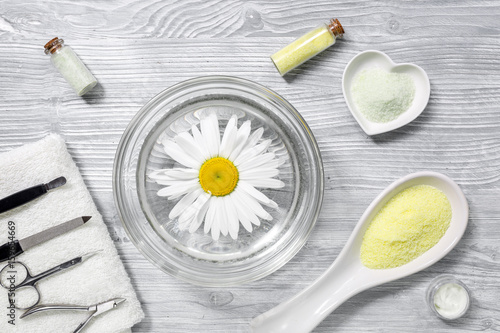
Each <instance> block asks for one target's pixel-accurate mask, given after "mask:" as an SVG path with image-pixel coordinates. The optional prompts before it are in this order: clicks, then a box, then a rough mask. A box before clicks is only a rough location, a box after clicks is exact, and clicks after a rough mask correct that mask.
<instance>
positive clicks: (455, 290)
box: [427, 275, 470, 320]
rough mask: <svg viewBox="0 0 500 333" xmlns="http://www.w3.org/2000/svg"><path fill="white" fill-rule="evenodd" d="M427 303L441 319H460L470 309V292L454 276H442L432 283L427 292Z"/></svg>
mask: <svg viewBox="0 0 500 333" xmlns="http://www.w3.org/2000/svg"><path fill="white" fill-rule="evenodd" d="M427 302H428V304H429V307H430V308H431V310H432V311H433V312H434V313H435V314H437V316H438V317H439V318H441V319H445V320H453V319H458V318H460V317H462V316H463V315H464V314H465V313H466V312H467V310H468V309H469V304H470V297H469V290H468V289H467V287H466V286H465V285H464V284H463V283H462V282H461V281H460V280H457V279H455V278H454V277H453V276H451V275H442V276H439V277H437V278H436V279H434V280H433V281H432V282H431V285H430V286H429V289H428V290H427Z"/></svg>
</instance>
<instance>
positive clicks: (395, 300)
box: [0, 0, 500, 332]
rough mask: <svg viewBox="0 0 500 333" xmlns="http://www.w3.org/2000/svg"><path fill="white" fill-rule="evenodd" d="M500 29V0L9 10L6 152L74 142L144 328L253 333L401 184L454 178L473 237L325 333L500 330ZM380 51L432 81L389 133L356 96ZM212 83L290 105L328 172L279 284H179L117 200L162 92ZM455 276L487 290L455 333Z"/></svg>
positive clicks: (3, 35)
mask: <svg viewBox="0 0 500 333" xmlns="http://www.w3.org/2000/svg"><path fill="white" fill-rule="evenodd" d="M332 17H337V18H339V20H340V21H341V23H342V24H343V26H344V28H345V30H346V34H345V38H344V39H343V40H342V41H340V42H338V44H336V45H335V46H333V47H332V48H330V49H328V50H327V51H325V52H324V53H322V54H321V55H320V56H318V57H316V58H314V59H313V60H311V61H309V62H307V63H306V64H305V65H304V66H302V67H301V68H300V69H298V70H295V71H293V72H292V73H291V74H290V75H288V76H287V77H286V78H285V79H283V78H281V77H280V76H279V75H278V73H277V71H276V70H275V68H274V67H273V65H272V63H271V61H270V59H269V55H271V54H272V53H274V52H275V51H276V50H278V49H279V48H280V47H282V46H284V45H286V44H287V43H289V42H291V41H292V40H293V39H294V38H296V37H298V36H300V35H301V34H302V33H304V32H306V31H308V30H309V29H311V28H313V27H315V26H317V25H319V24H320V23H322V22H326V21H327V20H328V19H329V18H332ZM499 35H500V2H499V1H432V0H429V1H418V2H416V1H390V0H385V1H368V0H361V1H350V0H346V1H337V0H332V1H307V0H287V1H282V0H279V1H265V0H254V1H248V2H246V1H242V0H240V1H221V0H205V1H200V0H191V1H160V0H140V1H138V0H116V1H99V0H86V1H76V0H67V1H56V0H47V1H19V0H0V75H1V80H0V152H3V151H8V150H10V149H12V148H15V147H18V146H20V145H22V144H25V143H28V142H32V141H36V140H38V139H41V138H42V137H44V136H45V135H47V134H48V133H50V132H56V133H59V134H60V135H62V136H63V137H64V139H65V140H66V142H67V145H68V148H69V151H70V153H71V155H72V156H73V158H74V160H75V161H76V162H77V165H78V166H79V168H80V170H81V173H82V175H83V177H84V180H85V181H86V184H87V186H88V188H89V190H90V192H91V194H92V195H93V197H94V199H95V202H96V204H97V206H98V208H99V210H100V212H101V213H102V215H103V216H104V218H105V221H106V223H107V225H108V229H109V232H110V233H111V235H112V237H113V239H114V241H115V244H116V246H117V248H118V250H119V252H120V255H121V258H122V259H123V261H124V263H125V266H126V268H127V270H128V272H129V274H130V277H131V279H132V282H133V284H134V286H135V288H136V290H137V293H138V296H139V298H140V300H141V302H142V303H143V306H144V310H145V313H146V318H145V319H144V321H143V322H141V323H140V324H138V325H136V326H135V327H134V329H133V331H134V332H245V331H246V329H247V325H248V322H249V321H250V319H251V318H253V317H255V316H256V315H258V314H260V313H262V312H264V311H266V310H268V309H270V308H272V307H274V306H276V305H277V304H278V303H280V302H282V301H284V300H286V299H288V298H290V297H291V296H292V295H294V294H296V293H297V292H299V291H300V290H302V289H303V288H304V287H306V286H307V285H308V284H310V283H311V282H312V281H313V280H315V279H316V278H317V277H318V276H319V275H320V274H321V273H322V272H323V271H324V270H325V269H326V268H327V267H328V266H329V265H330V264H331V263H332V262H333V260H334V259H335V257H336V256H337V255H338V254H339V252H340V250H341V249H342V247H343V245H344V243H345V242H346V240H347V238H348V237H349V235H350V233H351V231H352V229H353V227H354V225H355V224H356V222H357V220H358V219H359V217H360V216H361V215H362V213H363V211H364V210H365V208H366V207H367V206H368V204H369V203H370V202H371V201H372V200H373V198H375V196H377V194H378V193H379V192H381V191H382V190H383V189H384V188H385V187H386V186H387V185H388V184H389V183H391V182H392V181H394V180H396V179H397V178H399V177H401V176H404V175H406V174H409V173H412V172H415V171H420V170H433V171H438V172H442V173H444V174H446V175H448V176H450V177H451V178H452V179H454V180H455V181H456V182H457V183H458V184H459V185H460V186H461V187H462V189H463V191H464V192H465V194H466V196H467V198H468V200H469V203H470V220H469V226H468V229H467V231H466V233H465V236H464V238H463V239H462V241H461V242H460V243H459V244H458V246H457V247H456V248H455V249H454V250H453V251H452V252H451V253H450V254H449V255H448V256H447V257H445V258H444V259H443V260H441V261H440V262H439V263H437V264H436V265H434V266H431V267H430V268H428V269H426V270H425V271H422V272H420V273H417V274H415V275H413V276H410V277H407V278H405V279H402V280H399V281H396V282H393V283H389V284H386V285H383V286H380V287H377V288H374V289H371V290H368V291H366V292H363V293H361V294H359V295H357V296H355V297H353V298H352V299H351V300H349V301H348V302H347V303H345V304H343V305H342V306H341V307H340V308H339V309H337V310H336V311H335V312H334V313H333V314H331V315H330V316H329V317H328V318H327V319H326V320H325V321H324V322H323V323H321V325H320V326H318V327H317V328H316V330H315V332H332V331H336V332H360V331H366V330H371V331H379V332H382V331H383V332H414V331H428V332H456V331H479V330H491V331H498V330H500V303H499V301H498V300H499V299H500V288H499V282H500V280H499V278H500V226H499V225H500V204H499V202H500V200H499V199H500V194H499V190H500V61H499V59H500V56H499V54H500V37H499ZM55 36H59V37H61V38H64V39H65V40H66V43H67V44H68V45H70V46H72V47H73V49H74V50H75V51H76V52H77V53H78V54H79V55H80V57H81V58H82V59H83V60H84V62H85V63H86V64H87V65H88V67H89V68H90V70H91V71H92V72H93V73H94V75H95V76H96V77H97V78H98V80H99V82H100V85H99V86H98V87H97V88H96V89H95V90H94V91H93V92H91V93H90V94H88V96H86V97H84V98H79V97H78V96H76V94H75V93H74V92H73V91H72V90H71V88H70V87H69V85H68V84H67V83H66V82H65V81H64V79H63V78H62V77H61V76H60V75H59V74H58V73H57V72H56V70H55V69H54V68H52V66H51V64H50V61H49V57H48V56H46V55H44V54H43V45H44V44H45V43H46V42H47V41H48V40H50V39H51V38H52V37H55ZM367 49H376V50H381V51H383V52H386V53H387V54H388V55H389V56H390V57H392V59H393V60H394V61H396V62H412V63H415V64H418V65H419V66H421V67H423V68H424V69H425V70H426V71H427V73H428V75H429V78H430V82H431V98H430V101H429V105H428V106H427V108H426V110H425V111H424V112H423V114H422V115H421V116H420V117H418V118H417V119H416V120H415V121H414V122H412V123H411V124H409V125H407V126H405V127H403V128H401V129H398V130H395V131H393V132H391V133H388V134H383V135H378V136H374V137H369V136H367V135H366V134H364V132H363V131H362V130H361V128H360V127H359V126H358V125H357V123H356V122H355V120H354V118H353V117H352V116H351V115H350V113H349V111H348V109H347V106H346V104H345V102H344V99H343V96H342V89H341V77H342V73H343V70H344V67H345V65H346V64H347V62H348V61H349V60H350V59H351V58H352V57H353V56H354V55H355V54H357V53H358V52H360V51H363V50H367ZM210 74H222V75H233V76H238V77H242V78H246V79H250V80H253V81H256V82H258V83H261V84H263V85H265V86H268V87H269V88H271V89H273V90H275V91H276V92H278V93H279V94H281V95H282V96H283V97H285V98H286V99H288V101H290V102H291V103H292V104H293V105H294V106H295V107H296V108H297V110H298V111H299V112H300V113H301V114H302V115H303V117H304V118H305V119H306V121H307V122H308V123H309V125H310V127H311V129H312V131H313V132H314V135H315V137H316V139H317V141H318V143H319V146H320V149H321V153H322V156H323V160H324V167H325V184H326V189H325V201H324V205H323V208H322V211H321V215H320V218H319V220H318V222H317V225H316V227H315V230H314V232H313V233H312V235H311V237H310V239H309V241H308V242H307V244H306V246H305V247H304V248H303V249H302V250H301V251H300V252H299V253H298V254H297V255H296V256H295V257H294V258H293V259H292V260H291V261H290V262H289V263H288V264H287V265H285V266H284V267H283V268H282V269H280V270H278V271H277V272H275V273H274V274H272V275H270V276H268V277H267V278H264V279H262V280H260V281H257V282H254V283H251V284H248V285H243V286H240V287H232V288H228V289H224V288H215V289H211V288H203V287H197V286H193V285H190V284H187V283H184V282H181V281H179V280H177V279H175V278H173V277H171V276H169V275H166V274H165V273H163V272H161V271H160V270H159V269H157V268H156V267H154V266H153V265H152V264H151V263H150V262H149V261H147V260H146V259H145V258H144V257H142V256H141V255H140V254H139V252H138V251H137V250H136V248H135V247H134V246H133V245H132V243H131V242H130V241H129V239H128V238H127V236H126V234H125V232H124V229H123V227H122V225H121V222H120V221H119V219H118V217H117V212H116V209H115V206H114V201H113V194H112V189H111V174H112V168H113V158H114V153H115V149H116V147H117V145H118V142H119V140H120V137H121V134H122V132H123V131H124V129H125V127H126V126H127V124H128V122H129V121H130V119H131V118H132V117H133V116H134V114H135V113H136V112H137V111H138V110H139V109H140V108H141V106H142V105H144V104H145V103H146V102H147V101H148V100H149V99H150V98H152V97H153V96H155V95H156V94H157V93H159V92H160V91H161V90H163V89H165V88H167V87H169V86H171V85H173V84H175V83H178V82H180V81H183V80H186V79H189V78H193V77H197V76H201V75H210ZM0 177H1V175H0ZM442 273H449V274H453V275H455V276H456V277H457V278H459V279H461V280H462V281H463V282H465V283H466V284H467V285H468V286H469V287H470V289H471V291H472V297H473V303H472V307H471V309H470V311H469V312H468V314H467V315H466V316H465V317H464V318H462V319H459V320H457V321H454V322H450V323H446V322H443V321H441V320H439V319H437V318H436V317H435V316H434V315H433V314H431V313H430V311H429V309H427V308H426V303H425V300H424V295H425V290H426V288H427V286H428V284H429V282H430V281H431V280H432V279H433V278H434V277H436V276H438V275H439V274H442ZM2 320H3V319H2Z"/></svg>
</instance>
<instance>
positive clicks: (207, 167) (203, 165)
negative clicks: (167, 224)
mask: <svg viewBox="0 0 500 333" xmlns="http://www.w3.org/2000/svg"><path fill="white" fill-rule="evenodd" d="M263 132H264V130H263V128H258V129H256V130H255V131H253V132H251V122H250V121H249V120H247V121H245V122H244V123H243V124H242V125H241V126H240V127H239V128H238V127H237V117H236V116H232V117H231V118H230V119H229V121H228V123H227V125H226V128H225V130H224V133H223V135H222V138H221V135H220V129H219V120H218V118H217V116H216V114H215V113H211V114H209V115H208V116H206V117H204V118H202V119H201V120H200V129H198V127H197V126H195V125H193V126H192V127H191V133H189V131H186V132H182V133H180V134H178V135H176V136H175V137H174V138H173V139H168V138H165V139H163V140H162V142H161V143H162V145H163V148H164V150H165V153H166V154H167V155H168V156H170V157H171V158H172V159H173V160H175V161H176V162H178V163H179V164H180V165H182V167H177V168H171V169H162V170H156V171H153V172H152V173H151V174H150V175H149V177H150V178H151V179H153V180H154V181H156V182H157V183H158V184H160V185H165V186H166V187H164V188H162V189H160V190H159V191H158V195H159V196H162V197H167V198H168V200H177V199H179V198H180V200H179V201H178V202H177V203H176V204H175V206H174V207H173V208H172V210H171V211H170V214H169V218H170V219H178V224H179V229H181V230H189V232H191V233H193V232H195V231H196V230H198V228H199V227H200V226H201V225H202V224H204V232H205V233H208V232H211V235H212V238H213V239H214V240H218V239H219V236H220V234H222V235H224V236H226V235H228V234H229V235H230V236H231V237H232V238H233V239H236V238H237V237H238V232H239V228H240V223H241V225H242V226H243V227H244V228H245V229H246V230H247V231H248V232H252V224H254V225H256V226H259V225H260V219H263V220H272V216H271V215H270V214H269V213H268V212H267V211H266V210H265V209H264V207H263V206H266V207H269V208H273V209H275V208H277V207H278V205H277V204H276V203H275V202H274V201H272V200H271V199H269V198H268V197H267V196H266V195H265V194H263V193H262V192H261V191H260V190H259V189H266V188H271V189H277V188H281V187H283V186H284V185H285V184H284V183H283V182H282V181H281V180H278V179H276V178H275V177H276V176H277V175H278V174H279V169H278V167H279V165H280V162H279V159H278V158H277V157H276V155H275V154H274V153H272V152H270V151H268V148H269V146H270V144H271V140H262V134H263Z"/></svg>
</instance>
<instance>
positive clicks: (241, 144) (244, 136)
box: [228, 120, 252, 161]
mask: <svg viewBox="0 0 500 333" xmlns="http://www.w3.org/2000/svg"><path fill="white" fill-rule="evenodd" d="M251 127H252V122H251V121H250V120H247V121H245V122H244V123H243V125H241V127H240V128H239V129H238V133H237V134H236V142H235V143H234V149H233V151H232V152H231V154H229V157H228V159H229V160H230V161H234V160H235V159H236V157H238V155H239V154H240V153H241V151H242V150H243V148H245V146H248V145H247V141H248V137H249V135H250V130H251Z"/></svg>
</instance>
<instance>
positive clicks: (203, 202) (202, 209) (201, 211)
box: [189, 193, 210, 233]
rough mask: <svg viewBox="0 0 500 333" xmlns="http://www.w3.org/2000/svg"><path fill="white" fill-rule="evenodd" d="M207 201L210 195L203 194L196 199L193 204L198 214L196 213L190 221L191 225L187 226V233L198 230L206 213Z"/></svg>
mask: <svg viewBox="0 0 500 333" xmlns="http://www.w3.org/2000/svg"><path fill="white" fill-rule="evenodd" d="M208 199H210V194H208V193H203V194H202V195H200V196H199V197H198V200H197V201H196V202H195V203H194V204H193V205H194V206H196V207H199V208H198V212H197V213H196V216H195V219H194V220H193V221H192V223H191V225H190V226H189V232H190V233H193V232H195V231H196V230H198V228H199V227H200V225H201V223H202V222H203V219H204V218H205V215H206V213H207V211H208V206H209V204H208V201H209V200H208Z"/></svg>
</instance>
